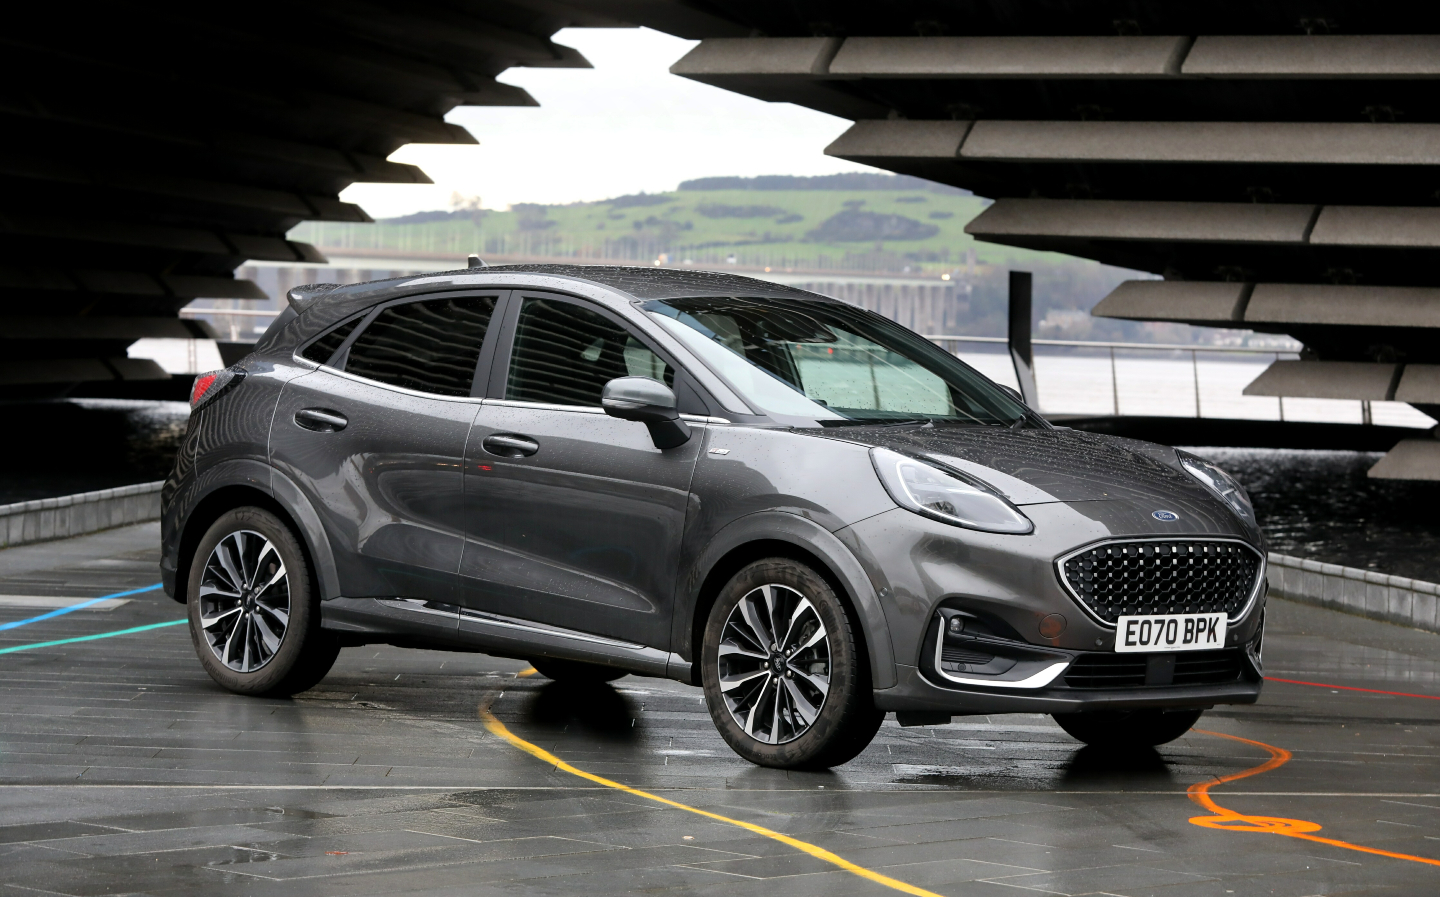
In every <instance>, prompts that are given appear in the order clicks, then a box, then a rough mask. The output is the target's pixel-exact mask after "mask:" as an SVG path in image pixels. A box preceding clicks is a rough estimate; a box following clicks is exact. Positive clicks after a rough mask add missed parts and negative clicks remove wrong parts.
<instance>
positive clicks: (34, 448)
mask: <svg viewBox="0 0 1440 897" xmlns="http://www.w3.org/2000/svg"><path fill="white" fill-rule="evenodd" d="M188 410H189V409H188V408H187V406H186V405H185V404H184V403H183V402H134V401H118V400H83V401H70V402H46V403H17V404H14V405H10V406H8V407H7V408H6V409H5V412H6V414H5V416H6V420H7V423H8V424H9V427H8V433H7V434H6V437H5V438H3V439H0V471H3V473H0V504H5V503H8V502H14V501H26V500H29V499H33V498H48V497H50V496H55V495H69V494H73V493H77V492H87V491H90V490H94V489H105V488H108V487H111V486H124V485H128V484H131V483H141V482H146V481H150V480H159V479H163V478H164V477H165V475H166V474H167V473H168V472H169V470H170V465H171V463H172V461H173V459H174V454H175V450H176V447H177V446H178V445H179V442H180V438H181V437H182V436H183V435H184V432H185V423H186V418H187V414H188ZM1190 451H1192V452H1194V453H1195V454H1197V455H1201V456H1203V457H1207V458H1210V459H1212V460H1214V461H1215V462H1216V463H1217V464H1219V465H1220V466H1221V467H1224V468H1225V469H1226V470H1228V471H1230V472H1231V473H1232V474H1233V475H1234V476H1235V477H1236V478H1237V479H1238V480H1240V482H1241V483H1243V484H1244V485H1245V487H1246V489H1247V490H1248V491H1249V492H1250V496H1251V498H1252V499H1253V500H1254V502H1255V511H1256V515H1257V516H1258V518H1259V520H1260V524H1261V526H1262V528H1263V529H1264V530H1265V534H1266V536H1267V537H1268V539H1269V541H1270V550H1271V551H1277V552H1280V553H1281V554H1288V555H1295V556H1298V557H1305V558H1314V559H1315V560H1320V561H1325V562H1327V563H1334V564H1344V565H1346V566H1349V567H1362V568H1367V569H1371V570H1376V571H1379V572H1382V573H1393V574H1396V575H1399V576H1408V577H1411V578H1414V579H1423V580H1427V581H1429V582H1440V515H1437V513H1436V509H1437V508H1440V483H1425V482H1407V481H1398V480H1371V479H1369V478H1367V477H1366V476H1365V472H1366V471H1367V470H1368V469H1369V468H1370V467H1371V466H1373V465H1374V464H1375V462H1376V461H1378V460H1379V458H1380V456H1379V455H1378V454H1367V453H1363V452H1332V451H1297V450H1288V449H1246V448H1192V449H1190Z"/></svg>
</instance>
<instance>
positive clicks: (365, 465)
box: [270, 292, 503, 605]
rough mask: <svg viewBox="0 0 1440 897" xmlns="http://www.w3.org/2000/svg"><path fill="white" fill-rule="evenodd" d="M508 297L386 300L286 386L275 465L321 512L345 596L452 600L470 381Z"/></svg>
mask: <svg viewBox="0 0 1440 897" xmlns="http://www.w3.org/2000/svg"><path fill="white" fill-rule="evenodd" d="M502 296H503V293H496V292H491V293H476V294H463V295H447V296H445V297H438V298H428V299H421V300H409V301H401V302H398V303H393V304H390V305H388V306H384V307H382V308H381V309H380V310H379V311H378V312H374V313H372V314H371V315H370V316H369V319H368V320H367V321H366V322H365V323H363V324H362V325H361V327H360V329H359V330H358V332H357V333H356V334H355V335H353V336H351V337H350V338H349V340H348V341H346V342H345V343H342V344H340V348H338V349H336V350H335V351H334V352H333V354H331V355H330V357H329V359H328V363H324V364H322V366H321V367H320V368H319V369H318V370H315V371H313V372H311V373H309V374H305V375H303V376H301V377H297V378H296V379H294V380H291V381H290V382H289V383H288V384H287V385H286V387H285V390H284V392H283V393H282V394H281V397H280V402H279V406H278V407H277V409H276V414H275V418H274V422H273V424H272V425H271V435H270V451H271V463H272V464H274V466H275V467H276V469H277V470H279V471H281V472H283V473H285V474H286V475H287V476H289V477H290V478H291V479H293V480H294V481H295V482H296V483H297V484H298V485H299V486H300V489H301V490H302V491H303V492H304V493H305V494H306V496H307V497H308V498H309V499H310V501H311V503H312V504H313V505H314V507H315V510H316V511H317V512H318V513H319V514H320V516H321V520H322V523H323V524H324V528H325V531H326V533H328V534H329V536H330V541H331V550H332V551H333V552H334V555H335V562H336V568H337V573H338V575H339V580H340V590H341V596H343V597H346V598H415V599H421V600H424V601H429V602H437V603H443V604H448V605H453V604H454V602H455V600H456V593H457V591H458V590H457V588H456V572H457V570H458V568H459V566H460V554H461V544H462V536H461V532H462V528H463V525H464V520H463V513H464V511H463V501H462V494H461V493H462V476H461V466H462V464H463V463H464V457H465V438H466V435H467V433H468V431H469V428H470V425H471V422H472V421H473V420H474V418H475V412H476V411H477V410H478V409H479V407H480V406H479V401H478V399H477V398H476V397H473V396H472V395H471V393H472V384H473V381H474V377H475V371H476V368H477V364H478V362H479V356H480V350H481V346H482V342H483V340H484V337H485V334H486V331H487V330H488V325H489V322H490V319H491V317H492V316H493V315H494V313H495V310H496V306H497V303H498V301H499V299H500V298H501V297H502ZM323 340H324V337H321V340H319V341H317V344H319V343H321V342H323ZM307 351H308V350H307ZM311 357H314V356H313V355H312V356H311ZM327 597H335V596H327Z"/></svg>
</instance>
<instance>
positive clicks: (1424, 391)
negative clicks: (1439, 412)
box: [1395, 364, 1440, 405]
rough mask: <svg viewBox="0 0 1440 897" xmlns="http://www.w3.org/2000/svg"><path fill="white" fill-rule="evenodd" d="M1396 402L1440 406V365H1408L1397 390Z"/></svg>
mask: <svg viewBox="0 0 1440 897" xmlns="http://www.w3.org/2000/svg"><path fill="white" fill-rule="evenodd" d="M1395 401H1397V402H1416V403H1418V404H1421V405H1440V364H1407V365H1405V373H1403V374H1401V375H1400V386H1399V387H1397V388H1396V390H1395Z"/></svg>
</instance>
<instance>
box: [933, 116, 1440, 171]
mask: <svg viewBox="0 0 1440 897" xmlns="http://www.w3.org/2000/svg"><path fill="white" fill-rule="evenodd" d="M960 155H961V156H962V157H964V158H967V159H994V160H1014V161H1020V160H1033V161H1056V162H1059V161H1076V162H1081V161H1089V162H1131V163H1133V162H1214V163H1263V164H1296V163H1304V164H1311V165H1440V124H1394V123H1370V122H1184V121H1180V122H1168V121H1159V122H1156V121H977V122H976V123H975V127H974V129H972V130H971V132H970V136H969V137H968V138H966V140H965V146H964V148H963V149H962V150H961V151H960Z"/></svg>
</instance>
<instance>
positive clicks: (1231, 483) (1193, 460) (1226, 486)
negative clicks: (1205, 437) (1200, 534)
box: [1175, 449, 1255, 521]
mask: <svg viewBox="0 0 1440 897" xmlns="http://www.w3.org/2000/svg"><path fill="white" fill-rule="evenodd" d="M1175 455H1176V456H1177V457H1178V458H1179V459H1180V465H1181V466H1182V467H1184V468H1185V470H1186V471H1188V472H1189V474H1190V475H1191V476H1192V477H1194V478H1195V479H1197V480H1199V481H1200V482H1201V483H1204V484H1205V487H1206V488H1207V489H1209V490H1210V491H1211V492H1214V493H1215V494H1216V495H1217V496H1219V498H1220V500H1221V501H1223V502H1225V504H1227V505H1229V506H1230V510H1232V511H1234V512H1235V513H1236V514H1239V515H1240V517H1241V519H1244V520H1250V521H1253V520H1254V519H1255V508H1254V506H1253V505H1251V504H1250V496H1249V495H1247V494H1245V487H1244V486H1241V485H1240V484H1239V483H1237V482H1235V478H1234V477H1232V476H1230V474H1228V473H1226V472H1225V471H1223V470H1221V469H1220V468H1219V467H1217V466H1215V465H1214V464H1212V463H1210V462H1209V461H1206V460H1205V459H1204V458H1197V457H1195V456H1194V455H1192V454H1190V453H1189V452H1182V451H1179V450H1178V449H1177V450H1176V452H1175Z"/></svg>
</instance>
